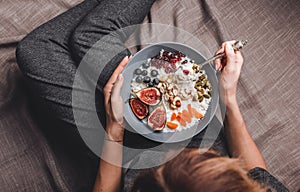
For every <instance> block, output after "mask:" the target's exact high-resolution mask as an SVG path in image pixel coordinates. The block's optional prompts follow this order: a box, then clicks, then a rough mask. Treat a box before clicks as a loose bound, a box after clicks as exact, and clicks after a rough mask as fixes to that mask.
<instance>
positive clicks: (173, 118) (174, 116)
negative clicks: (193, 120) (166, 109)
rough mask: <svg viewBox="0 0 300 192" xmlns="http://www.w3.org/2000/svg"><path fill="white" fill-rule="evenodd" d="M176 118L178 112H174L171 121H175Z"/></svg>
mask: <svg viewBox="0 0 300 192" xmlns="http://www.w3.org/2000/svg"><path fill="white" fill-rule="evenodd" d="M175 119H176V113H172V116H171V121H174V120H175Z"/></svg>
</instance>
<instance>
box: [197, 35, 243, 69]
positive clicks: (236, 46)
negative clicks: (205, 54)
mask: <svg viewBox="0 0 300 192" xmlns="http://www.w3.org/2000/svg"><path fill="white" fill-rule="evenodd" d="M247 43H248V40H238V41H236V42H235V43H234V44H233V45H232V47H233V50H235V51H238V50H240V49H242V48H243V47H244V46H245V45H246V44H247ZM224 56H225V53H219V54H217V55H215V56H213V57H211V58H209V59H207V60H206V61H204V62H202V63H200V64H198V65H200V66H203V65H204V64H207V63H210V62H211V61H214V60H216V59H218V58H221V57H224Z"/></svg>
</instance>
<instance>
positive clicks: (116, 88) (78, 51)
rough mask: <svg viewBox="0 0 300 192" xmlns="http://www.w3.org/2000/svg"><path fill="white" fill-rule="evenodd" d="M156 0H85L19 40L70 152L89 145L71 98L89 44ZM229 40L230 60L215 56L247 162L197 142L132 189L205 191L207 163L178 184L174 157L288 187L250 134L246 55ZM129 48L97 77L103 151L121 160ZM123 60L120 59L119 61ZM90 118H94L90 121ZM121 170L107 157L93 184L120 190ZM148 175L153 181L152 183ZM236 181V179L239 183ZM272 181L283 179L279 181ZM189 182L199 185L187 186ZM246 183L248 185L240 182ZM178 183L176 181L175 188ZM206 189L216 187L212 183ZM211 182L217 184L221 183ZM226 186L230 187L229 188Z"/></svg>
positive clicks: (237, 145)
mask: <svg viewBox="0 0 300 192" xmlns="http://www.w3.org/2000/svg"><path fill="white" fill-rule="evenodd" d="M153 2H154V0H144V1H140V0H122V1H121V0H98V1H97V0H87V1H84V2H83V3H82V4H80V5H78V6H76V7H75V8H73V9H70V10H69V11H67V12H66V13H64V14H62V15H60V16H58V17H56V18H54V19H53V20H51V21H49V22H48V23H46V24H44V25H42V26H41V27H39V28H38V29H36V30H34V31H33V32H31V33H30V34H29V35H28V36H27V37H26V38H24V40H22V42H21V43H20V44H19V45H18V49H17V61H18V65H19V66H20V69H21V71H22V72H23V74H24V75H25V76H26V77H28V80H29V86H30V87H31V88H32V90H33V92H34V93H35V94H36V95H38V97H39V99H40V101H42V106H43V108H44V112H45V113H47V112H48V111H49V112H51V113H52V114H54V115H53V116H54V117H55V118H56V119H58V120H59V123H61V124H60V125H59V126H57V127H58V128H59V131H60V132H59V134H53V135H54V136H53V137H54V138H55V139H56V140H55V142H57V140H58V137H61V135H62V132H61V131H63V132H64V135H66V136H67V137H68V140H67V141H69V145H70V148H69V149H68V150H66V151H67V152H69V150H73V152H74V153H76V154H79V148H78V147H74V146H73V145H74V143H81V145H80V146H84V145H83V144H82V141H81V140H80V138H79V135H78V133H77V129H76V124H75V121H74V117H73V112H72V105H71V101H72V85H73V80H74V76H75V73H76V69H77V67H78V64H79V62H80V61H81V59H82V58H83V56H84V55H85V53H86V52H87V51H88V50H89V48H91V47H92V46H93V44H94V43H95V42H96V41H98V40H99V39H101V38H102V37H103V36H105V35H107V34H109V33H110V32H112V31H114V30H116V29H119V28H122V27H126V26H129V25H134V24H139V23H141V22H142V21H143V19H144V17H145V16H146V15H147V13H148V12H149V10H150V8H151V5H152V4H153ZM124 5H126V6H124ZM122 41H123V40H119V42H118V44H122ZM231 43H232V42H229V43H227V44H223V45H222V48H221V49H220V50H219V51H218V53H222V52H225V53H226V60H227V61H226V63H221V61H220V60H217V61H216V67H217V68H218V69H222V76H221V79H220V82H221V85H222V87H223V89H224V90H225V96H226V97H225V98H224V102H225V103H226V106H227V111H226V121H225V124H226V128H225V132H226V137H227V142H228V146H229V150H230V154H231V156H232V157H233V158H237V157H239V158H240V159H241V160H242V161H243V162H244V167H245V168H244V169H242V168H241V167H240V166H238V165H235V162H236V160H233V161H231V160H230V159H226V158H223V157H219V156H218V155H217V154H215V153H213V152H207V153H204V154H202V155H198V154H197V153H196V152H195V150H190V151H184V152H183V153H182V154H180V155H179V156H177V157H176V158H175V159H174V160H173V161H170V162H168V163H166V164H165V165H162V166H161V167H160V168H158V169H155V170H153V171H152V172H149V174H148V176H143V177H141V178H140V179H137V180H136V183H135V185H134V187H133V190H136V191H147V190H148V191H176V190H177V191H178V190H180V191H195V190H197V191H200V190H201V189H199V188H198V185H196V184H197V183H198V182H196V181H199V183H200V184H201V185H200V184H199V185H200V186H204V184H205V182H206V184H207V185H208V184H209V183H207V180H206V181H203V182H202V180H201V179H200V176H201V177H203V178H204V176H203V175H202V174H201V173H202V172H203V171H204V172H207V170H205V169H202V170H201V169H199V172H198V171H196V172H195V177H199V178H193V179H195V180H194V181H195V183H190V184H189V185H183V184H182V185H180V184H181V183H180V182H179V181H178V180H176V177H175V176H174V175H172V176H171V177H170V175H168V174H170V173H171V171H170V170H172V166H173V164H172V162H173V163H176V162H178V163H180V164H182V166H184V167H183V168H182V169H180V170H181V171H183V170H184V169H185V168H191V169H192V170H191V171H193V170H194V169H195V170H196V169H198V168H197V166H198V165H200V164H201V163H203V165H207V166H204V168H207V167H209V166H212V167H214V170H213V172H212V175H219V174H220V173H219V172H216V171H217V170H221V171H222V170H223V173H221V175H222V174H225V175H227V176H226V177H224V178H227V179H224V180H221V181H222V182H223V183H224V182H225V183H227V184H228V183H230V182H229V180H228V179H229V178H230V177H229V176H230V174H228V173H229V172H228V171H230V170H235V171H234V172H233V173H232V175H235V176H234V177H233V178H235V179H234V181H236V180H241V182H239V183H238V184H236V185H235V186H236V188H235V189H236V191H240V190H242V189H245V191H247V190H246V189H248V188H249V190H248V191H250V189H253V190H256V189H257V190H258V189H259V190H260V188H261V187H260V186H259V185H258V184H257V183H255V182H253V181H252V180H250V179H249V178H247V177H246V176H245V174H246V172H247V171H248V173H249V175H250V176H252V177H253V178H254V179H257V180H260V181H261V182H262V183H266V185H270V186H272V187H274V188H275V189H277V191H280V190H282V191H285V190H286V189H285V188H284V187H283V186H282V185H281V184H280V183H279V182H277V180H275V179H274V178H273V177H272V176H271V175H269V173H268V172H267V171H265V170H266V166H265V163H264V161H263V158H262V157H261V154H260V153H259V151H258V149H257V147H256V145H255V144H254V142H253V140H252V139H251V137H250V135H249V133H248V131H247V129H246V126H245V123H244V121H243V119H242V116H241V113H240V111H239V108H238V105H237V101H236V86H237V80H238V77H239V74H240V70H241V66H242V63H243V60H242V56H241V54H240V52H234V51H233V50H232V47H231ZM129 54H130V52H129V51H128V50H125V51H124V52H122V53H121V54H119V55H117V56H116V57H115V58H114V59H112V60H111V62H109V63H108V64H107V65H106V68H105V70H104V72H103V73H101V75H100V78H99V83H98V86H97V88H96V92H101V91H102V88H103V87H104V85H105V87H104V89H103V90H104V103H105V110H106V131H107V137H106V138H105V139H104V146H103V150H102V156H104V157H106V158H104V159H107V158H112V159H115V162H117V163H119V165H120V164H121V162H122V144H123V142H124V140H123V137H124V129H123V127H122V119H123V114H122V110H119V109H118V112H116V111H117V110H116V106H118V107H119V106H122V105H118V103H119V104H120V102H121V99H120V90H121V87H122V83H123V77H122V76H121V75H120V74H121V72H122V70H123V69H124V67H125V65H126V63H127V62H128V59H129V58H128V57H125V58H124V56H125V55H129ZM123 58H124V59H123ZM122 59H123V60H122ZM121 60H122V61H121ZM120 61H121V63H120ZM118 63H120V64H119V66H118V67H117V68H116V66H117V64H118ZM222 64H223V65H224V64H226V66H225V67H223V65H222ZM115 68H116V69H115ZM114 69H115V70H114ZM113 71H114V72H113ZM97 102H99V101H97V100H96V105H98V104H99V103H101V102H99V103H97ZM45 109H47V110H45ZM80 110H82V111H83V112H87V113H88V112H89V109H88V108H80ZM99 113H100V112H99ZM100 115H101V113H100ZM102 116H103V114H102ZM86 123H87V124H88V123H89V122H86ZM53 127H54V126H53ZM87 127H88V126H87ZM61 142H66V139H65V137H61ZM58 143H60V142H58ZM61 146H63V145H60V147H61ZM82 148H83V149H82V151H83V153H80V155H79V156H80V158H82V159H84V158H85V157H86V156H88V155H86V156H84V155H82V154H85V152H86V151H88V149H86V147H82ZM88 158H89V157H88ZM75 159H76V158H75ZM187 159H191V160H192V159H193V163H192V164H189V162H186V161H185V160H187ZM209 159H213V161H210V162H211V163H212V164H209V162H208V161H209ZM214 160H215V161H214ZM88 162H89V161H87V162H84V163H81V166H85V165H88V164H89V163H88ZM222 163H223V164H222ZM218 165H220V166H218ZM221 165H224V166H221ZM231 165H232V166H231ZM233 165H234V166H233ZM195 166H196V167H195ZM90 167H92V166H90ZM257 167H258V168H257ZM219 168H220V169H219ZM121 171H122V170H121V167H120V166H116V165H112V164H110V163H108V162H106V161H103V160H101V162H100V166H99V170H98V174H97V179H96V182H95V185H94V191H119V190H120V185H121V178H122V177H121ZM201 171H202V172H201ZM86 172H88V171H86ZM213 173H214V174H213ZM188 175H190V174H188ZM228 175H229V176H228ZM157 176H159V177H157ZM206 177H207V176H206ZM168 178H171V179H172V180H170V183H169V182H168V181H169V180H168ZM178 178H186V180H185V179H183V180H182V181H186V182H187V181H191V180H190V179H189V177H187V175H184V173H183V172H180V171H179V172H178ZM212 178H214V177H212ZM222 178H223V177H222ZM198 179H199V180H198ZM210 179H211V178H210ZM214 179H215V178H214ZM274 180H275V181H274ZM148 181H149V183H148V184H147V182H148ZM200 181H201V182H200ZM221 181H220V182H219V183H213V185H208V187H214V186H218V187H220V186H221V185H222V184H223V183H222V182H221ZM234 181H231V183H232V182H233V183H235V182H234ZM274 182H275V183H276V182H277V183H276V184H274ZM149 184H151V185H149ZM178 185H180V186H178ZM224 185H225V184H224ZM191 186H192V187H194V188H193V189H192V188H188V187H191ZM243 186H244V188H242V187H243ZM245 186H246V187H245ZM154 187H155V188H154ZM172 187H173V188H174V187H176V189H173V188H172ZM225 187H227V185H225ZM239 187H240V188H239ZM87 188H88V187H87ZM205 189H206V190H210V189H212V188H205ZM77 190H81V189H77ZM203 190H204V189H203ZM213 190H214V191H219V188H216V189H213ZM213 190H212V191H213ZM228 190H233V189H228ZM253 190H252V191H253ZM81 191H86V190H81ZM222 191H224V190H223V188H222Z"/></svg>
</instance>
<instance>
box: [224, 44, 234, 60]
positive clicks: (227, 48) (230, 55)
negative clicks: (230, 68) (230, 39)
mask: <svg viewBox="0 0 300 192" xmlns="http://www.w3.org/2000/svg"><path fill="white" fill-rule="evenodd" d="M225 54H226V58H227V63H228V64H229V65H230V64H231V62H230V61H231V60H232V59H233V57H234V55H235V53H234V50H233V47H232V45H231V44H230V43H226V45H225Z"/></svg>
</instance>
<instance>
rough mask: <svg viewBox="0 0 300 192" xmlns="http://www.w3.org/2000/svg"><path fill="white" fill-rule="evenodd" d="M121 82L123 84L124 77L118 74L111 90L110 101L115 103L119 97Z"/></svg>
mask: <svg viewBox="0 0 300 192" xmlns="http://www.w3.org/2000/svg"><path fill="white" fill-rule="evenodd" d="M123 82H124V77H123V75H122V74H120V75H119V76H118V80H117V81H116V83H115V84H114V86H113V88H112V92H111V100H112V101H117V100H118V99H119V97H120V95H121V89H122V86H123Z"/></svg>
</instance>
